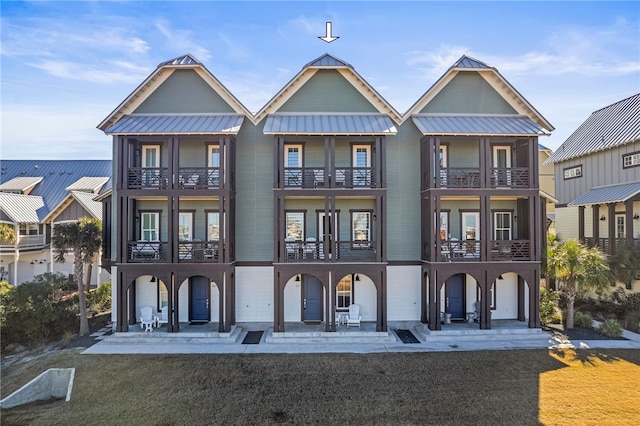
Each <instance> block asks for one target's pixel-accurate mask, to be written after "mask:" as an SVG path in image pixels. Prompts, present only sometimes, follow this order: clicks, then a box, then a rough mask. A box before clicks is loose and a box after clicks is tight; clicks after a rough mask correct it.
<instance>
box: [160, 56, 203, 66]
mask: <svg viewBox="0 0 640 426" xmlns="http://www.w3.org/2000/svg"><path fill="white" fill-rule="evenodd" d="M167 65H201V62H200V61H199V60H197V59H196V58H194V57H193V56H191V54H190V53H187V54H186V55H183V56H178V57H177V58H173V59H169V60H168V61H164V62H162V63H160V64H159V65H158V68H161V67H164V66H167Z"/></svg>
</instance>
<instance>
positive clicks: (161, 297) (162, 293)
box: [158, 280, 169, 312]
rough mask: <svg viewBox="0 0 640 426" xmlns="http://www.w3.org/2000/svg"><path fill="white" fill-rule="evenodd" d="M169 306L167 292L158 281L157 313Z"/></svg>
mask: <svg viewBox="0 0 640 426" xmlns="http://www.w3.org/2000/svg"><path fill="white" fill-rule="evenodd" d="M168 304H169V292H168V291H167V287H166V286H165V285H164V283H163V282H160V280H158V312H160V311H161V310H162V308H164V307H165V306H167V305H168Z"/></svg>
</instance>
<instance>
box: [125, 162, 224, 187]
mask: <svg viewBox="0 0 640 426" xmlns="http://www.w3.org/2000/svg"><path fill="white" fill-rule="evenodd" d="M176 183H177V185H176ZM175 187H177V188H179V189H220V167H180V168H178V174H177V177H176V176H173V175H171V174H170V172H169V168H168V167H130V168H129V171H128V178H127V189H170V188H175Z"/></svg>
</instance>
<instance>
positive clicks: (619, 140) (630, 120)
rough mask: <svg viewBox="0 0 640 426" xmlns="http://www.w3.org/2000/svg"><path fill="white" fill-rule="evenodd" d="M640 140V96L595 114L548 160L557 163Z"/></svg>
mask: <svg viewBox="0 0 640 426" xmlns="http://www.w3.org/2000/svg"><path fill="white" fill-rule="evenodd" d="M639 139H640V93H638V94H635V95H633V96H630V97H628V98H626V99H623V100H621V101H618V102H616V103H614V104H612V105H609V106H607V107H604V108H602V109H599V110H597V111H594V112H593V113H592V114H591V115H590V116H589V118H587V119H586V120H585V121H584V123H582V124H581V125H580V126H579V127H578V128H577V129H576V130H575V131H574V132H573V133H572V134H571V136H569V138H568V139H567V140H566V141H564V143H563V144H562V145H560V147H559V148H558V149H557V150H556V151H555V152H554V153H553V154H552V155H551V156H550V157H549V158H548V159H547V161H546V162H547V163H558V162H560V161H565V160H569V159H571V158H575V157H581V156H583V155H587V154H590V153H592V152H598V151H602V150H605V149H609V148H614V147H616V146H619V145H625V144H627V143H630V142H633V141H636V140H639Z"/></svg>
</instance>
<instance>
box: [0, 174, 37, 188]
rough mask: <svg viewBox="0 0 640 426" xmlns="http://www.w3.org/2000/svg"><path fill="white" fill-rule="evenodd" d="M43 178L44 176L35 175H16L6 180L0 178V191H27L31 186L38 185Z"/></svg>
mask: <svg viewBox="0 0 640 426" xmlns="http://www.w3.org/2000/svg"><path fill="white" fill-rule="evenodd" d="M41 180H42V177H33V176H20V177H14V178H13V179H11V180H9V181H4V179H2V180H0V182H2V183H1V184H0V191H5V192H15V191H19V192H25V191H26V190H28V189H29V188H31V187H33V186H35V185H37V184H38V183H40V181H41Z"/></svg>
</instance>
